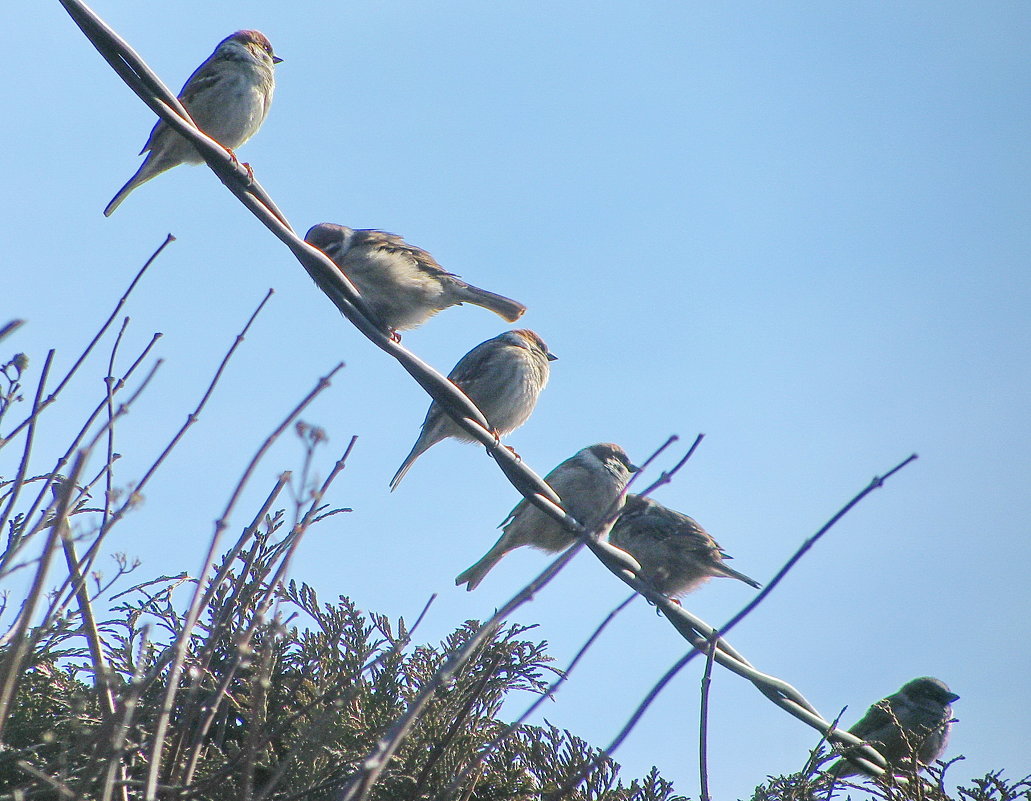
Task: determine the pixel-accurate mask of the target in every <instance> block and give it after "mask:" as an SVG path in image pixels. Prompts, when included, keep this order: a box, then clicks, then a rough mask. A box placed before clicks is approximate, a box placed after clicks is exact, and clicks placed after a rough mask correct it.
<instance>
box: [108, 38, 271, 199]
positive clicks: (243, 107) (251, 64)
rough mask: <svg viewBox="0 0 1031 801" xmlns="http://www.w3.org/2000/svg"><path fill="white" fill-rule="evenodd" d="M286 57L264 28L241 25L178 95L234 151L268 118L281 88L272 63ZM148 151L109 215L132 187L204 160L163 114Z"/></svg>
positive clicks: (145, 149)
mask: <svg viewBox="0 0 1031 801" xmlns="http://www.w3.org/2000/svg"><path fill="white" fill-rule="evenodd" d="M282 60H283V59H281V58H279V56H277V55H276V54H275V53H273V52H272V45H271V44H270V43H269V40H268V39H266V38H265V34H263V33H261V32H260V31H237V32H236V33H234V34H233V35H232V36H228V37H226V38H225V39H223V40H222V41H221V42H219V43H218V47H216V48H215V52H214V53H212V54H211V55H210V56H208V58H207V60H206V61H205V62H204V63H203V64H201V65H200V66H199V67H197V69H196V71H194V73H193V75H191V76H190V77H189V79H188V80H187V81H186V83H185V85H184V86H183V88H182V90H181V91H180V92H179V100H181V101H182V104H183V105H184V106H185V107H186V110H187V111H188V112H190V116H191V117H193V121H194V122H195V123H197V127H198V128H200V129H201V130H202V131H204V133H206V134H207V135H208V136H210V137H211V138H212V139H214V140H215V141H216V142H218V143H219V144H220V145H222V146H223V147H225V148H226V149H227V150H229V152H230V154H231V155H232V151H233V150H234V149H235V148H238V147H239V146H240V145H242V144H243V143H244V142H246V141H247V140H248V139H250V138H251V137H252V136H254V134H255V133H257V131H258V128H260V127H261V124H262V123H263V122H264V121H265V116H266V115H267V114H268V110H269V106H270V105H271V104H272V93H273V91H274V90H275V88H276V78H275V73H274V70H273V67H274V65H276V64H278V63H280V62H281V61H282ZM148 151H149V153H148ZM144 153H147V158H146V160H145V161H144V162H143V164H141V165H140V168H139V169H138V170H137V171H136V174H135V175H133V177H132V178H130V179H129V181H128V183H126V185H125V186H123V187H122V188H121V189H119V190H118V194H117V195H115V196H114V197H113V198H112V199H111V202H110V203H108V204H107V208H106V209H104V216H105V217H110V216H111V213H112V212H113V211H114V210H115V209H116V208H118V206H119V204H120V203H121V202H122V201H123V200H125V198H126V196H127V195H128V194H129V193H130V192H131V191H132V190H133V189H135V188H136V187H137V186H139V185H140V184H142V183H145V182H147V181H149V180H150V179H151V178H153V177H154V176H155V175H160V174H161V173H163V172H165V170H170V169H172V167H178V166H179V165H180V164H200V163H201V162H202V161H203V160H204V159H203V158H201V155H200V153H199V152H197V149H196V148H195V147H194V146H193V144H192V143H191V142H189V141H188V140H187V139H184V138H183V137H182V136H180V135H179V134H178V133H176V131H175V130H174V129H172V128H171V127H170V126H169V125H168V123H166V122H165V121H164V120H158V122H157V124H156V125H155V126H154V128H153V130H151V132H150V138H149V139H148V140H147V144H145V145H144V146H143V150H141V151H140V155H141V156H142V155H143V154H144ZM234 158H235V156H234Z"/></svg>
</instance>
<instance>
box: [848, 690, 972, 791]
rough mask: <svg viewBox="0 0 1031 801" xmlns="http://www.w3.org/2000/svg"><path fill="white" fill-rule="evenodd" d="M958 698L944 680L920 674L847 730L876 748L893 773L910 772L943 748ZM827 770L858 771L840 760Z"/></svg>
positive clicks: (938, 755)
mask: <svg viewBox="0 0 1031 801" xmlns="http://www.w3.org/2000/svg"><path fill="white" fill-rule="evenodd" d="M958 699H959V696H958V695H956V694H955V693H954V692H952V691H951V690H950V689H949V688H948V686H947V685H946V684H945V682H943V681H941V680H940V679H935V678H931V677H930V676H922V677H920V678H918V679H913V680H912V681H908V682H906V683H905V684H903V685H902V689H900V690H899V691H898V692H897V693H895V694H894V695H889V696H888V697H887V698H884V699H882V700H880V701H878V702H877V703H875V704H874V705H873V706H871V707H870V708H869V709H868V710H867V711H866V714H865V715H863V717H862V719H861V720H860V721H859V722H858V723H857V724H856V725H855V726H853V727H852V728H851V729H849V731H850V732H851V733H852V734H854V735H855V736H856V737H859V738H861V739H863V740H865V741H866V742H867V743H869V744H870V745H872V746H873V747H874V748H876V749H877V750H878V751H879V752H880V753H881V756H883V757H884V758H885V760H887V762H888V765H889V766H890V770H892V771H893V772H894V773H914V772H915V771H914V768H916V771H919V770H921V769H923V768H924V767H926V766H927V765H930V764H931V763H932V762H934V761H935V760H936V759H937V758H938V757H940V756H941V755H942V753H943V752H944V751H945V746H946V745H948V742H949V730H950V728H951V727H952V706H951V704H952V702H953V701H956V700H958ZM914 759H915V760H916V763H915V764H914ZM828 772H829V773H830V774H831V775H832V776H834V777H836V778H841V777H844V776H854V775H855V774H857V773H860V772H861V771H860V768H858V767H856V766H855V765H853V764H852V763H851V762H849V761H848V760H847V759H841V760H839V761H837V762H835V763H834V764H833V765H832V766H831V769H830V770H829V771H828Z"/></svg>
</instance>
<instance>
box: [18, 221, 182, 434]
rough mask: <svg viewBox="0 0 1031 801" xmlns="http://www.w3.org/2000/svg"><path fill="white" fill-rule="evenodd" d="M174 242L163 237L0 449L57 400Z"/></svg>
mask: <svg viewBox="0 0 1031 801" xmlns="http://www.w3.org/2000/svg"><path fill="white" fill-rule="evenodd" d="M174 241H175V237H174V236H172V235H171V234H169V235H168V236H167V237H165V241H164V242H162V243H161V244H160V245H159V246H158V249H157V250H155V251H154V252H153V253H152V254H151V256H150V258H149V259H147V261H146V263H144V265H143V266H142V267H141V268H140V269H139V272H137V273H136V277H135V278H133V279H132V281H131V282H130V284H129V288H128V289H126V290H125V292H124V293H123V294H122V297H120V298H119V299H118V303H116V304H115V307H114V309H113V310H112V311H111V314H110V315H109V316H108V318H107V320H105V321H104V324H103V325H101V326H100V330H99V331H97V333H96V335H95V336H94V337H93V339H92V340H91V341H90V343H89V345H87V346H86V350H84V351H83V352H82V354H81V355H80V356H79V358H78V359H77V360H76V361H75V364H73V365H72V368H71V369H70V370H69V371H68V374H67V375H65V377H64V378H62V379H61V383H59V384H58V385H57V389H55V390H54V391H53V392H51V393H50V394H49V395H48V396H47V398H46V400H44V401H43V402H42V403H41V404H39V408H36V409H33V411H32V414H30V415H29V416H28V417H26V418H25V419H24V420H22V421H21V422H20V423H19V424H18V425H16V426H15V427H14V429H13V430H12V431H11V433H10V434H8V435H7V436H6V437H0V448H3V446H4V445H6V444H7V443H8V442H10V441H11V440H12V439H13V438H14V437H15V436H17V435H18V432H20V431H21V430H22V429H23V428H25V426H27V425H29V424H30V423H32V422H33V421H34V420H35V419H36V418H37V417H39V415H40V413H42V411H43V410H44V409H45V408H46V407H47V406H49V405H50V404H51V403H53V402H54V401H55V400H57V396H58V395H60V394H61V390H63V389H64V388H65V387H66V386H67V385H68V382H69V381H71V380H72V376H74V375H75V374H76V373H77V372H78V370H79V368H80V367H81V366H82V363H83V362H84V361H86V357H87V356H89V355H90V353H91V352H92V351H93V348H94V347H95V346H96V344H97V343H98V342H99V341H100V338H101V337H102V336H104V333H105V332H106V331H107V329H108V328H109V327H110V326H111V323H112V322H113V321H114V319H115V317H117V316H118V312H120V311H121V309H122V307H123V306H124V305H125V303H126V301H127V300H128V299H129V295H130V293H131V292H132V291H133V290H134V289H135V288H136V285H137V284H138V283H139V282H140V279H141V278H143V274H144V273H145V272H147V268H148V267H150V265H151V264H153V263H154V260H155V259H156V258H157V257H158V256H159V255H161V251H163V250H164V249H165V248H166V247H168V245H169V244H170V243H172V242H174Z"/></svg>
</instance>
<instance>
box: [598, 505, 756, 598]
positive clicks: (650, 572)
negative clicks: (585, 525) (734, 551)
mask: <svg viewBox="0 0 1031 801" xmlns="http://www.w3.org/2000/svg"><path fill="white" fill-rule="evenodd" d="M609 542H610V543H611V544H613V545H615V546H616V547H617V548H622V549H623V550H624V551H626V552H627V553H629V554H630V555H631V556H633V557H634V558H635V559H636V560H637V561H638V563H640V565H641V573H640V574H639V576H638V578H641V579H643V580H644V581H647V582H648V583H650V584H651V585H652V586H653V587H654V588H655V589H656V590H657V591H658V592H661V593H662V594H663V595H668V596H669V597H671V598H678V597H680V596H681V595H685V594H686V593H689V592H692V591H693V590H696V589H698V587H700V586H701V585H702V584H704V583H705V582H706V581H708V580H709V579H710V578H712V577H713V576H727V577H729V578H736V579H737V580H738V581H743V582H744V583H745V584H748V585H750V586H752V587H755V588H756V589H758V588H759V587H760V586H761V585H760V584H759V582H757V581H756V580H755V579H753V578H749V577H748V576H746V575H745V574H744V573H739V572H738V571H736V570H734V569H733V568H732V567H729V566H728V565H727V564H726V560H727V559H730V558H731V557H730V556H728V555H727V554H726V553H725V552H724V551H723V549H722V548H720V546H719V543H718V542H716V540H714V539H713V538H712V536H711V535H710V534H709V532H707V531H706V530H705V529H704V528H702V527H701V526H700V525H698V523H697V522H695V520H694V519H692V518H690V517H688V516H687V515H685V514H681V513H680V512H677V511H674V510H673V509H669V508H668V507H666V506H663V505H662V504H661V503H659V502H658V501H653V500H652V499H651V498H642V497H641V496H639V495H627V498H626V505H625V506H624V507H623V511H622V512H621V513H620V515H619V519H618V520H616V523H615V525H613V526H612V531H611V532H610V533H609Z"/></svg>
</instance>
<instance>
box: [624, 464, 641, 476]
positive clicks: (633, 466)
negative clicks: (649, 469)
mask: <svg viewBox="0 0 1031 801" xmlns="http://www.w3.org/2000/svg"><path fill="white" fill-rule="evenodd" d="M626 469H627V470H629V471H630V472H631V473H636V472H637V471H638V470H640V469H641V468H640V467H638V466H637V465H636V464H633V463H632V462H627V463H626Z"/></svg>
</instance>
